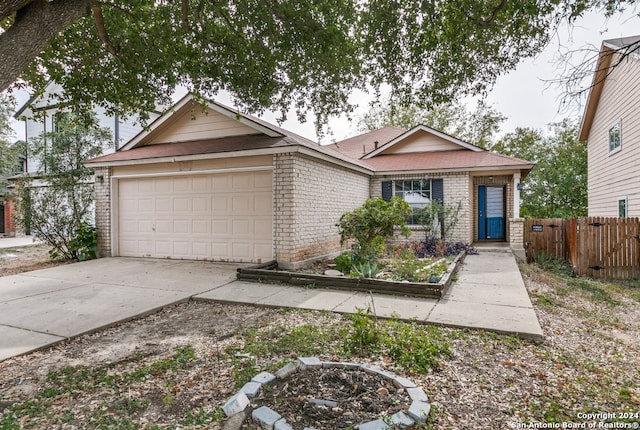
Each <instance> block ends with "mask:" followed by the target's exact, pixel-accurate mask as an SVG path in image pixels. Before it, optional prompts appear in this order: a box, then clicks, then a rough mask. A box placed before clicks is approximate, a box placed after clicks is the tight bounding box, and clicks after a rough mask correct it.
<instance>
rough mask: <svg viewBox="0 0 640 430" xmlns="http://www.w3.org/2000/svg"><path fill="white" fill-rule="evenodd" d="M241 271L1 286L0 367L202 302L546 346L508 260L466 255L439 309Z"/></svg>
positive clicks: (141, 269)
mask: <svg viewBox="0 0 640 430" xmlns="http://www.w3.org/2000/svg"><path fill="white" fill-rule="evenodd" d="M238 266H239V265H238V264H224V263H209V262H202V261H179V260H156V259H138V258H121V257H120V258H103V259H99V260H92V261H87V262H83V263H75V264H69V265H65V266H58V267H53V268H50V269H44V270H37V271H33V272H26V273H22V274H20V275H15V276H5V277H0V360H4V359H6V358H8V357H12V356H15V355H18V354H23V353H25V352H29V351H32V350H35V349H39V348H42V347H45V346H47V345H50V344H53V343H56V342H60V341H61V340H64V339H67V338H71V337H75V336H79V335H81V334H84V333H89V332H92V331H96V330H98V329H101V328H104V327H108V326H111V325H114V324H117V323H119V322H122V321H126V320H128V319H131V318H135V317H139V316H141V315H145V314H148V313H151V312H153V311H155V310H158V309H160V308H162V307H164V306H167V305H171V304H173V303H177V302H181V301H185V300H189V299H190V298H194V299H197V300H209V301H215V302H221V303H242V304H253V305H257V306H274V307H293V308H300V309H318V310H328V311H332V312H340V313H353V312H356V311H357V310H358V309H362V308H366V307H367V306H369V305H371V304H372V302H373V305H374V306H375V310H376V314H377V315H378V316H380V317H391V316H392V315H394V314H396V315H398V317H399V318H401V319H416V320H417V321H419V322H423V323H430V324H438V325H444V326H450V327H468V328H474V329H482V330H491V331H495V332H498V333H510V334H515V335H518V336H521V337H523V338H526V339H530V340H534V341H541V340H542V339H544V337H543V333H542V329H541V328H540V324H539V322H538V318H537V316H536V313H535V310H534V309H533V306H532V304H531V300H530V299H529V296H528V294H527V290H526V288H525V285H524V282H523V280H522V276H521V275H520V271H519V270H518V266H517V264H516V262H515V259H514V257H513V254H511V252H481V253H480V255H468V256H467V257H466V259H465V262H464V264H463V266H462V269H461V271H460V272H459V273H458V280H457V281H456V282H454V283H453V285H452V286H451V288H450V289H449V291H448V293H447V294H446V295H445V296H444V297H443V298H442V299H440V300H435V299H420V298H414V297H399V296H389V295H384V294H364V293H356V292H351V291H339V290H325V289H307V288H301V287H295V286H290V285H270V284H259V283H251V282H243V281H237V280H236V268H237V267H238Z"/></svg>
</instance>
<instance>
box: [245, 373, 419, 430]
mask: <svg viewBox="0 0 640 430" xmlns="http://www.w3.org/2000/svg"><path fill="white" fill-rule="evenodd" d="M310 399H321V400H330V401H334V402H336V403H337V406H336V407H333V408H331V407H327V406H324V405H317V404H313V403H311V402H310V401H309V400H310ZM251 404H252V406H253V407H254V408H256V409H257V408H259V407H260V406H268V407H270V408H271V409H273V410H274V411H276V412H278V413H279V414H280V415H282V417H283V418H285V419H286V420H287V423H288V424H289V425H291V426H292V427H293V428H294V429H303V428H306V427H312V428H315V429H318V430H335V429H346V428H353V427H355V426H356V425H357V424H362V423H364V422H368V421H373V420H375V419H378V418H380V417H384V416H388V417H390V416H391V415H393V414H394V413H396V412H399V411H403V410H404V411H406V410H407V409H408V408H409V405H410V404H411V401H410V399H409V396H408V395H407V393H406V391H405V390H404V389H402V388H400V389H399V388H396V387H395V386H394V385H393V383H392V382H391V381H390V380H389V379H387V378H384V377H382V376H380V375H375V374H369V373H367V372H365V371H362V370H348V369H342V368H329V369H327V368H321V369H309V370H305V371H299V372H296V373H295V374H294V375H293V376H291V377H290V378H287V379H284V380H276V381H274V382H273V383H272V384H270V385H269V386H267V387H266V389H265V388H263V389H262V390H261V392H260V394H259V395H258V396H257V397H255V398H253V399H251ZM252 425H253V422H252V421H251V419H250V418H249V419H247V420H246V421H245V424H244V426H243V427H242V428H243V429H252V428H254V427H255V426H252Z"/></svg>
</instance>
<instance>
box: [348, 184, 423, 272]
mask: <svg viewBox="0 0 640 430" xmlns="http://www.w3.org/2000/svg"><path fill="white" fill-rule="evenodd" d="M411 213H412V210H411V206H409V204H408V203H407V202H405V201H404V200H402V199H401V198H400V197H393V198H392V199H391V200H390V201H388V202H387V201H385V200H383V199H381V198H375V199H373V198H369V199H367V201H366V202H365V203H364V204H363V205H362V206H360V207H358V208H356V209H354V210H353V211H351V212H346V213H345V214H343V215H342V216H341V217H340V221H339V222H338V224H336V226H337V227H338V229H339V231H340V243H341V244H344V243H345V242H347V241H348V240H351V239H355V241H356V243H355V244H354V245H353V247H352V250H353V254H354V255H355V257H356V260H357V261H359V262H364V261H375V260H376V259H377V258H378V257H379V256H380V254H382V252H383V251H384V248H385V241H386V240H387V239H389V238H391V237H393V236H394V234H395V230H396V229H399V230H400V232H401V233H402V234H403V235H404V236H406V237H409V235H410V234H411V231H410V230H409V228H408V227H407V225H406V222H405V218H406V217H407V216H409V215H411Z"/></svg>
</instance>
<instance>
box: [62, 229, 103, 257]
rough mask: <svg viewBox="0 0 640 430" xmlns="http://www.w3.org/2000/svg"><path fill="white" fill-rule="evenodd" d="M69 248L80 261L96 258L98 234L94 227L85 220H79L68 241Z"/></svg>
mask: <svg viewBox="0 0 640 430" xmlns="http://www.w3.org/2000/svg"><path fill="white" fill-rule="evenodd" d="M68 248H69V250H70V251H71V252H72V253H75V255H76V256H77V257H76V258H77V259H78V260H80V261H84V260H93V259H95V258H96V250H97V248H98V235H97V232H96V228H95V227H94V226H92V225H89V224H87V223H85V222H81V223H80V225H79V226H78V228H77V229H76V234H75V236H74V237H72V238H71V240H70V241H69V246H68Z"/></svg>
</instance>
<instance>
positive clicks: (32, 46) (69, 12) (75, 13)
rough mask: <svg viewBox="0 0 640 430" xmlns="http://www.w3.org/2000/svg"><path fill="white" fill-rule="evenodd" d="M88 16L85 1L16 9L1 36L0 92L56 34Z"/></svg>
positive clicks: (36, 0) (42, 0)
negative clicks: (10, 23) (11, 20)
mask: <svg viewBox="0 0 640 430" xmlns="http://www.w3.org/2000/svg"><path fill="white" fill-rule="evenodd" d="M90 13H91V9H90V7H89V2H88V0H56V1H47V0H32V1H30V2H28V4H27V5H26V6H24V7H23V8H21V9H19V10H18V11H17V13H16V18H15V21H14V23H13V25H12V26H11V27H9V28H8V29H7V31H5V32H4V33H2V34H0V91H4V90H5V89H7V87H9V85H11V84H12V83H13V82H14V81H15V80H16V79H17V78H18V77H19V76H20V74H21V73H22V72H23V71H24V69H26V68H27V66H28V65H29V64H30V63H31V62H32V61H33V60H35V58H36V57H37V56H38V55H39V54H40V53H41V52H42V51H43V50H44V49H45V48H46V47H47V46H48V45H49V44H50V43H51V42H53V40H54V39H55V38H56V37H57V36H58V34H60V33H61V32H62V31H64V30H65V29H66V28H67V27H68V26H70V25H71V24H73V23H74V22H76V21H77V20H79V19H80V18H83V17H86V16H88V15H90Z"/></svg>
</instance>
